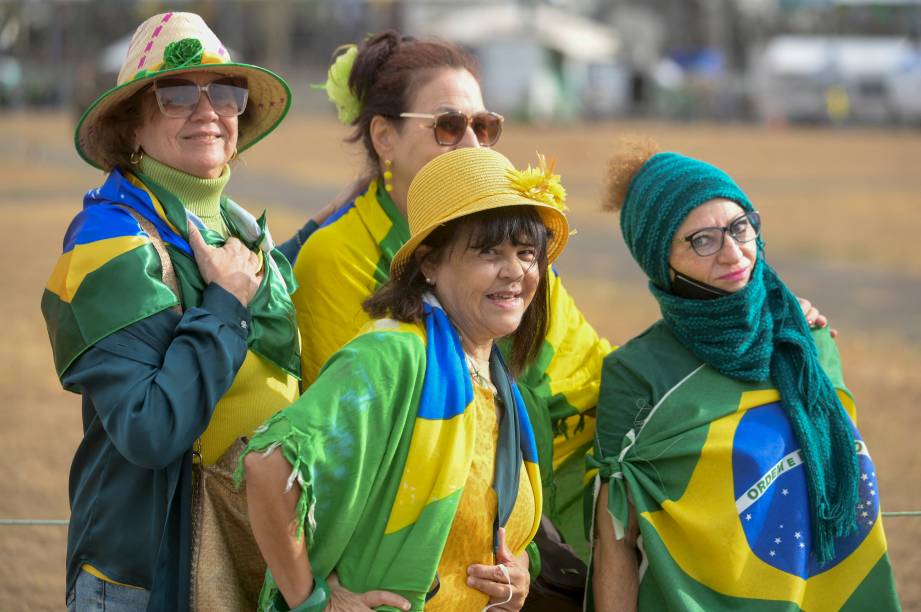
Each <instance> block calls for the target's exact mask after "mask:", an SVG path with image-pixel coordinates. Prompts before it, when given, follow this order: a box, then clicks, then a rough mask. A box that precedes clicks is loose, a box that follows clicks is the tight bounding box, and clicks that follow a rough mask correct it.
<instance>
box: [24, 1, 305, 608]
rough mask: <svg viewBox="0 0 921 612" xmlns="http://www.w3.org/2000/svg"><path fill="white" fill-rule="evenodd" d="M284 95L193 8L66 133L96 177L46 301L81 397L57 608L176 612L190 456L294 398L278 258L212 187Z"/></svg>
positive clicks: (158, 22)
mask: <svg viewBox="0 0 921 612" xmlns="http://www.w3.org/2000/svg"><path fill="white" fill-rule="evenodd" d="M290 99H291V97H290V92H289V89H288V86H287V85H286V84H285V82H284V81H283V80H282V79H281V78H280V77H278V76H277V75H275V74H273V73H272V72H270V71H268V70H265V69H263V68H259V67H256V66H250V65H247V64H240V63H235V62H233V61H231V58H230V55H229V53H228V51H227V49H226V48H225V47H224V46H223V45H222V44H221V42H220V41H219V40H218V38H217V37H216V36H215V35H214V33H213V32H212V31H211V30H210V29H209V28H208V26H207V25H206V24H205V23H204V22H203V21H202V19H201V18H200V17H199V16H197V15H193V14H189V13H164V14H161V15H156V16H154V17H151V18H150V19H148V20H146V21H145V22H144V23H142V24H141V25H140V26H139V27H138V29H137V31H136V32H135V34H134V37H133V38H132V40H131V43H130V47H129V50H128V54H127V57H126V58H125V62H124V64H123V66H122V69H121V71H120V73H119V76H118V84H117V86H116V87H115V88H113V89H111V90H109V91H107V92H106V93H104V94H103V95H101V96H100V97H99V98H98V99H97V100H96V101H95V102H94V103H93V104H92V105H91V106H90V108H89V109H88V110H87V111H86V113H85V114H84V115H83V117H82V118H81V120H80V123H79V125H78V126H77V130H76V138H75V140H76V147H77V151H78V152H79V154H80V156H81V157H82V158H83V159H84V160H86V161H87V162H88V163H90V164H92V165H93V166H95V167H97V168H100V169H103V170H105V171H106V172H108V176H107V178H106V180H105V182H104V184H103V185H102V186H100V187H98V188H96V189H92V190H91V191H89V192H88V193H87V194H86V196H85V198H84V204H83V210H82V211H81V212H80V213H79V214H78V215H77V216H76V217H75V219H74V220H73V222H72V223H71V225H70V227H69V229H68V230H67V233H66V235H65V237H64V246H63V253H62V255H61V258H60V260H59V261H58V264H57V266H56V267H55V269H54V271H53V272H52V275H51V278H50V279H49V280H48V284H47V287H46V290H45V293H44V295H43V297H42V312H43V314H44V316H45V321H46V324H47V327H48V333H49V336H50V339H51V344H52V349H53V353H54V360H55V367H56V369H57V373H58V375H59V377H60V380H61V383H62V384H63V386H64V387H65V388H66V389H68V390H70V391H74V392H77V393H80V394H81V395H82V404H83V426H84V437H83V440H82V442H81V444H80V446H79V448H78V449H77V452H76V456H75V457H74V461H73V465H72V467H71V475H70V503H71V520H70V528H69V531H68V548H67V589H66V593H67V603H68V607H69V608H70V609H76V610H82V609H88V608H89V607H90V606H92V605H96V604H95V603H94V602H95V601H96V600H97V599H100V598H101V600H102V601H101V604H102V605H103V606H104V607H105V608H106V609H119V610H141V609H145V608H148V607H149V608H150V609H157V610H182V609H186V608H188V606H189V581H190V577H189V574H190V560H189V556H190V555H189V551H190V539H191V533H192V531H191V526H190V524H191V514H192V508H191V502H190V495H191V487H192V484H191V471H192V462H193V448H194V449H195V452H194V455H195V459H194V460H195V461H196V462H201V463H203V464H204V465H205V466H209V465H212V464H214V463H215V462H216V461H217V460H218V458H220V457H221V456H222V455H223V454H224V453H225V451H227V449H228V448H229V447H231V445H232V444H233V442H234V441H235V440H236V439H237V438H238V437H239V436H242V435H246V434H248V433H250V432H251V431H252V429H253V428H254V427H255V426H256V425H258V424H259V423H260V422H262V421H264V420H265V419H266V418H267V417H268V416H270V415H272V414H273V413H274V412H275V411H277V410H278V409H279V408H281V407H283V406H285V405H287V404H289V403H290V402H291V401H292V400H293V399H295V398H296V397H297V391H298V378H299V371H300V357H299V354H298V346H299V342H298V332H297V326H296V323H295V315H294V306H293V304H292V303H291V300H290V297H289V294H290V293H291V292H292V291H293V289H294V281H293V277H292V274H291V268H290V266H289V264H288V262H287V260H286V259H285V258H284V257H283V256H281V255H280V254H279V253H278V251H277V250H275V249H274V248H273V244H272V239H271V237H270V235H269V233H268V230H267V229H266V227H265V220H264V218H262V219H258V220H257V219H255V218H254V217H253V216H252V215H250V214H249V213H248V212H246V211H245V210H243V208H241V207H240V206H239V205H237V204H236V203H234V202H233V201H232V200H230V199H229V198H227V196H226V195H225V194H224V187H225V186H226V184H227V182H228V180H229V179H230V174H231V172H230V167H229V166H228V163H229V162H230V161H231V160H232V159H233V158H234V157H235V156H236V155H237V153H238V152H239V151H243V150H245V149H247V148H249V147H250V146H252V145H253V144H254V143H256V142H258V141H259V140H260V139H262V138H263V137H265V136H266V135H267V134H268V133H269V132H271V131H272V130H273V129H274V128H275V126H276V125H277V124H278V123H279V122H280V121H281V120H282V118H283V117H284V116H285V114H286V113H287V111H288V107H289V105H290ZM242 524H243V527H244V528H245V520H244V521H243V523H242ZM238 528H239V527H236V528H235V529H238ZM255 575H256V584H257V587H256V588H257V589H258V582H259V581H260V577H261V571H259V570H258V568H257V571H256V572H255ZM94 609H95V608H94Z"/></svg>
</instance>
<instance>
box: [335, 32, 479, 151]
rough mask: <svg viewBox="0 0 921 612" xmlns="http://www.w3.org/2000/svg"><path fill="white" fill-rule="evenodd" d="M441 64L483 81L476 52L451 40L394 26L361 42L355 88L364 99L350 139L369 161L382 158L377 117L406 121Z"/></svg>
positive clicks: (354, 73)
mask: <svg viewBox="0 0 921 612" xmlns="http://www.w3.org/2000/svg"><path fill="white" fill-rule="evenodd" d="M440 68H455V69H458V70H467V71H468V72H470V74H472V75H473V77H474V78H475V79H476V80H477V82H479V80H480V78H479V70H478V67H477V63H476V60H475V59H474V58H473V56H472V55H471V54H470V53H468V52H467V51H465V50H464V49H462V48H460V47H458V46H457V45H454V44H452V43H449V42H445V41H442V40H437V39H431V38H430V39H416V38H413V37H412V36H401V35H400V34H399V33H398V32H396V31H394V30H389V31H387V32H382V33H381V34H377V35H376V36H372V37H370V38H368V39H367V40H365V41H364V42H363V43H361V44H360V45H358V55H357V56H356V57H355V63H354V65H353V66H352V71H351V72H350V73H349V88H350V89H351V90H352V93H353V94H355V96H356V97H357V98H358V99H359V100H360V101H361V112H360V113H359V115H358V118H357V119H356V120H355V121H354V122H353V125H354V126H355V131H354V132H353V133H352V135H351V136H350V137H349V139H348V140H349V141H350V142H358V141H359V140H360V141H362V143H363V144H364V146H365V152H366V153H367V155H368V161H369V162H370V163H371V165H372V167H376V166H377V164H378V162H379V161H380V160H379V158H378V155H377V151H375V150H374V144H373V143H372V142H371V120H372V119H374V117H375V116H377V115H380V116H382V117H386V118H388V119H391V120H396V121H398V120H400V113H403V112H406V111H408V110H411V109H410V108H408V105H409V103H410V102H411V100H412V97H413V96H414V95H415V93H416V91H417V90H418V89H419V88H420V87H421V86H423V85H424V84H425V83H427V82H428V81H429V79H431V78H432V77H433V76H434V73H435V71H436V70H438V69H440Z"/></svg>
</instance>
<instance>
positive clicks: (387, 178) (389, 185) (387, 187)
mask: <svg viewBox="0 0 921 612" xmlns="http://www.w3.org/2000/svg"><path fill="white" fill-rule="evenodd" d="M391 165H392V164H391V162H390V160H389V159H385V160H384V168H385V169H384V191H386V192H387V193H390V192H392V191H393V182H392V181H393V172H391V171H390V167H391Z"/></svg>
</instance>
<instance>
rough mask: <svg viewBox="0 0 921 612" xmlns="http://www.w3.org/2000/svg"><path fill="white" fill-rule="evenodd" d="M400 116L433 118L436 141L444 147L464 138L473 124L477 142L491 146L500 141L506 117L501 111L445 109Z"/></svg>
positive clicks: (401, 115) (401, 114) (451, 145)
mask: <svg viewBox="0 0 921 612" xmlns="http://www.w3.org/2000/svg"><path fill="white" fill-rule="evenodd" d="M400 117H407V118H412V119H432V120H433V123H432V125H431V126H429V127H432V128H434V130H435V142H437V143H438V144H440V145H442V146H444V147H453V146H454V145H456V144H457V143H459V142H460V141H461V140H463V139H464V134H466V133H467V128H468V127H470V126H471V125H472V126H473V133H474V135H475V136H476V139H477V142H479V143H480V144H481V145H482V146H484V147H491V146H493V145H494V144H496V143H497V142H498V141H499V137H500V136H501V135H502V122H503V121H505V117H503V116H502V115H500V114H499V113H491V112H488V111H483V112H480V113H474V114H472V115H468V114H466V113H462V112H460V111H445V112H442V113H436V114H430V113H400Z"/></svg>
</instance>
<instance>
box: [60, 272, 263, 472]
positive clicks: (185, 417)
mask: <svg viewBox="0 0 921 612" xmlns="http://www.w3.org/2000/svg"><path fill="white" fill-rule="evenodd" d="M249 326H250V317H249V313H248V312H247V310H246V309H245V308H243V306H242V305H241V304H240V302H239V301H237V300H236V298H234V297H233V296H232V295H230V294H229V293H227V292H226V291H225V290H224V289H222V288H221V287H220V286H218V285H215V284H212V285H209V286H208V288H206V289H205V292H204V294H203V295H202V303H201V306H200V307H196V308H190V309H189V310H187V311H186V312H185V313H184V314H183V316H182V317H181V318H178V317H177V315H176V314H175V313H173V312H172V311H163V312H160V313H157V314H155V315H152V316H150V317H147V318H145V319H142V320H140V321H138V322H137V323H134V324H132V325H129V326H128V327H125V328H123V329H121V330H119V331H117V332H115V333H113V334H111V335H109V336H108V337H106V338H104V339H103V340H101V341H99V342H98V343H96V345H94V346H93V347H92V348H90V349H89V350H87V351H86V352H85V353H84V354H83V355H82V356H81V357H80V358H79V359H78V360H77V361H76V362H75V363H74V364H73V365H72V366H71V367H70V368H69V369H68V371H67V372H66V373H65V375H64V377H63V382H64V385H65V386H66V387H75V388H79V389H81V391H82V393H83V394H84V395H86V396H87V397H88V398H89V400H90V401H91V402H92V404H93V406H94V407H95V410H96V412H97V414H98V415H99V418H100V419H101V421H102V425H103V427H104V428H105V430H106V433H107V434H108V435H109V437H110V438H111V439H112V441H113V443H114V444H115V446H116V448H118V450H119V452H120V453H121V454H122V455H124V456H125V458H127V459H128V460H129V461H131V462H132V463H135V464H137V465H140V466H142V467H147V468H151V469H158V468H162V467H164V466H166V465H168V464H169V463H171V462H172V461H174V460H176V459H177V458H178V457H180V456H181V455H182V453H184V452H185V451H187V450H188V449H189V448H191V447H192V444H193V443H194V441H195V439H196V438H198V437H199V436H200V435H201V434H202V432H203V431H204V430H205V428H206V427H207V426H208V422H209V421H210V419H211V415H212V413H213V411H214V407H215V406H216V405H217V402H218V401H219V400H220V398H221V397H222V396H223V395H224V394H225V393H226V392H227V390H228V389H229V388H230V386H231V384H232V383H233V379H234V377H235V376H236V374H237V371H238V370H239V369H240V366H241V365H242V364H243V360H244V359H245V358H246V350H247V348H246V346H247V345H246V338H247V336H248V333H249Z"/></svg>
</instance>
